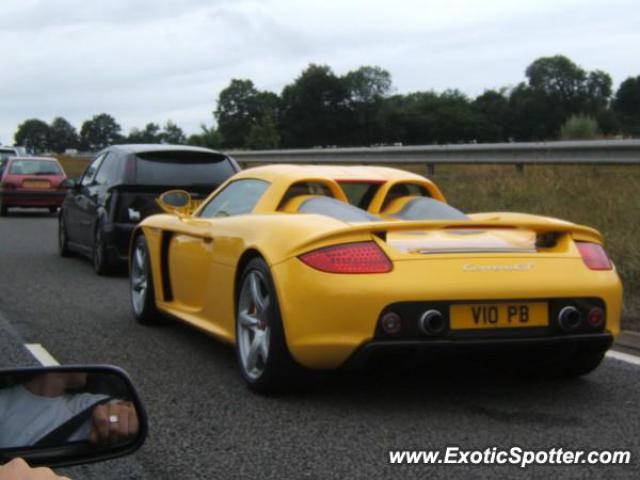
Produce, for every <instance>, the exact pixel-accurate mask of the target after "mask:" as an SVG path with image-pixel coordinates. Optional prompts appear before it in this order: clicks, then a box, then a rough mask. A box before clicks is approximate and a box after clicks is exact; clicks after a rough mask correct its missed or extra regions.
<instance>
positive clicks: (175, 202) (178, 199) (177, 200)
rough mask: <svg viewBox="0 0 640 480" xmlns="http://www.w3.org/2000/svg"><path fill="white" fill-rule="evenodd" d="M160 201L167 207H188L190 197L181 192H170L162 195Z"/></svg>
mask: <svg viewBox="0 0 640 480" xmlns="http://www.w3.org/2000/svg"><path fill="white" fill-rule="evenodd" d="M160 198H161V199H162V201H163V202H164V203H166V204H167V205H170V206H172V207H176V208H184V207H188V206H189V203H190V202H191V196H190V195H189V194H188V193H187V192H185V191H182V190H173V191H171V192H166V193H164V194H163V195H162V196H161V197H160Z"/></svg>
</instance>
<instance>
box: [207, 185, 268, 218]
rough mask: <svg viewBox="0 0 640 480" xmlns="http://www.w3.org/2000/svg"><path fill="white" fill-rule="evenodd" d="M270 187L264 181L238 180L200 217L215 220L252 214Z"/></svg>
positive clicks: (228, 186) (212, 200)
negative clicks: (216, 218)
mask: <svg viewBox="0 0 640 480" xmlns="http://www.w3.org/2000/svg"><path fill="white" fill-rule="evenodd" d="M268 187H269V183H268V182H265V181H264V180H255V179H246V180H236V181H235V182H232V183H230V184H229V185H227V186H226V187H225V189H224V190H222V191H221V192H220V193H218V195H216V196H215V197H214V198H212V199H211V201H210V202H209V203H208V204H207V205H206V206H205V207H204V209H202V211H201V212H200V215H199V216H200V217H202V218H214V217H230V216H232V215H242V214H243V213H250V212H251V211H252V210H253V209H254V207H255V206H256V204H257V203H258V200H260V197H262V194H263V193H264V192H265V190H266V189H267V188H268Z"/></svg>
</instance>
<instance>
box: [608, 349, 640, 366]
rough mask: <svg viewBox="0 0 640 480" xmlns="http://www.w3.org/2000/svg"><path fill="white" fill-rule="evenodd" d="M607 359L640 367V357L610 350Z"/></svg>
mask: <svg viewBox="0 0 640 480" xmlns="http://www.w3.org/2000/svg"><path fill="white" fill-rule="evenodd" d="M607 357H609V358H613V359H615V360H620V361H621V362H627V363H631V364H633V365H638V366H640V357H636V356H635V355H631V354H629V353H624V352H618V351H617V350H609V351H608V352H607Z"/></svg>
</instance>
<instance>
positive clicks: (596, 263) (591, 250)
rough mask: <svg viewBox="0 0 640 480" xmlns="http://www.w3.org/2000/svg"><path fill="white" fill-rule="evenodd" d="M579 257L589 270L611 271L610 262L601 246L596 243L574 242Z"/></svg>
mask: <svg viewBox="0 0 640 480" xmlns="http://www.w3.org/2000/svg"><path fill="white" fill-rule="evenodd" d="M576 246H577V247H578V250H579V251H580V256H581V257H582V260H583V261H584V263H585V265H586V266H587V267H589V268H590V269H591V270H611V269H612V268H613V265H611V260H609V257H608V256H607V252H605V251H604V248H602V246H601V245H598V244H597V243H586V242H576Z"/></svg>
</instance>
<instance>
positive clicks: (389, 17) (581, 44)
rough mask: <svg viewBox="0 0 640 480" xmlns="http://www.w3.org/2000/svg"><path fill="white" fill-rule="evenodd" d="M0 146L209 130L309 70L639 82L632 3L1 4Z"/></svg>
mask: <svg viewBox="0 0 640 480" xmlns="http://www.w3.org/2000/svg"><path fill="white" fill-rule="evenodd" d="M0 53H1V55H0V59H1V61H2V67H1V71H2V74H1V76H0V86H1V88H0V93H1V95H0V142H2V143H5V144H9V143H12V142H13V134H14V133H15V130H16V127H17V125H18V124H19V123H20V122H22V121H23V120H25V119H26V118H31V117H37V118H41V119H43V120H45V121H47V122H50V121H51V120H52V119H53V118H54V117H55V116H58V115H60V116H63V117H65V118H66V119H67V120H69V121H70V122H71V123H72V124H73V125H74V126H75V127H76V128H78V130H79V129H80V125H81V124H82V122H83V121H84V120H86V119H88V118H90V117H92V116H93V115H95V114H97V113H101V112H107V113H109V114H111V115H113V116H114V117H115V118H116V120H117V121H118V122H119V123H120V124H121V125H122V127H123V132H124V133H127V132H128V131H129V129H130V128H131V127H143V126H144V125H145V124H146V123H147V122H151V121H152V122H156V123H159V124H164V123H165V122H166V121H167V120H168V119H171V120H173V121H175V122H176V123H177V124H178V125H179V126H181V127H182V128H183V129H184V130H185V131H186V132H187V133H194V132H196V131H198V130H199V125H200V124H201V123H206V124H208V125H210V124H212V123H213V117H212V114H211V111H212V110H213V109H214V108H215V100H216V99H217V96H218V93H219V92H220V90H221V89H223V88H224V87H225V86H226V85H227V84H228V83H229V81H230V80H231V79H232V78H250V79H251V80H253V81H254V83H255V84H256V86H257V87H258V88H260V89H264V90H272V91H274V92H278V93H280V92H281V90H282V87H283V86H284V85H286V84H287V83H289V82H291V81H292V80H293V79H294V78H295V77H297V76H298V75H299V74H300V72H301V71H302V70H303V69H304V68H305V67H306V66H307V65H308V64H309V63H319V64H328V65H330V66H331V67H332V68H333V69H334V71H335V72H336V73H337V74H344V73H346V72H348V71H349V70H352V69H355V68H357V67H359V66H361V65H379V66H381V67H383V68H386V69H387V70H389V71H390V72H391V74H392V77H393V82H394V86H395V88H396V91H397V92H399V93H406V92H411V91H416V90H430V89H433V90H436V91H441V90H444V89H446V88H458V89H460V90H462V91H463V92H465V93H466V94H468V95H470V96H475V95H478V94H479V93H482V92H483V91H484V90H485V89H487V88H497V87H501V86H509V85H515V84H517V83H518V82H520V81H522V80H523V79H524V70H525V68H526V66H527V65H528V64H529V63H531V62H532V61H533V60H534V59H536V58H538V57H540V56H547V55H554V54H557V53H561V54H564V55H567V56H568V57H569V58H571V59H572V60H573V61H575V62H576V63H578V64H579V65H581V66H582V67H583V68H585V69H587V70H593V69H601V70H604V71H606V72H608V73H609V74H610V75H611V76H612V77H613V81H614V89H615V88H617V86H618V85H619V83H620V82H621V81H622V80H624V79H625V78H627V77H628V76H631V75H633V76H635V75H639V74H640V62H639V60H640V55H639V54H640V8H638V2H637V0H607V1H591V0H534V1H525V0H520V1H518V0H435V1H432V0H317V1H316V0H155V1H153V0H149V1H147V0H91V1H87V0H0Z"/></svg>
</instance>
